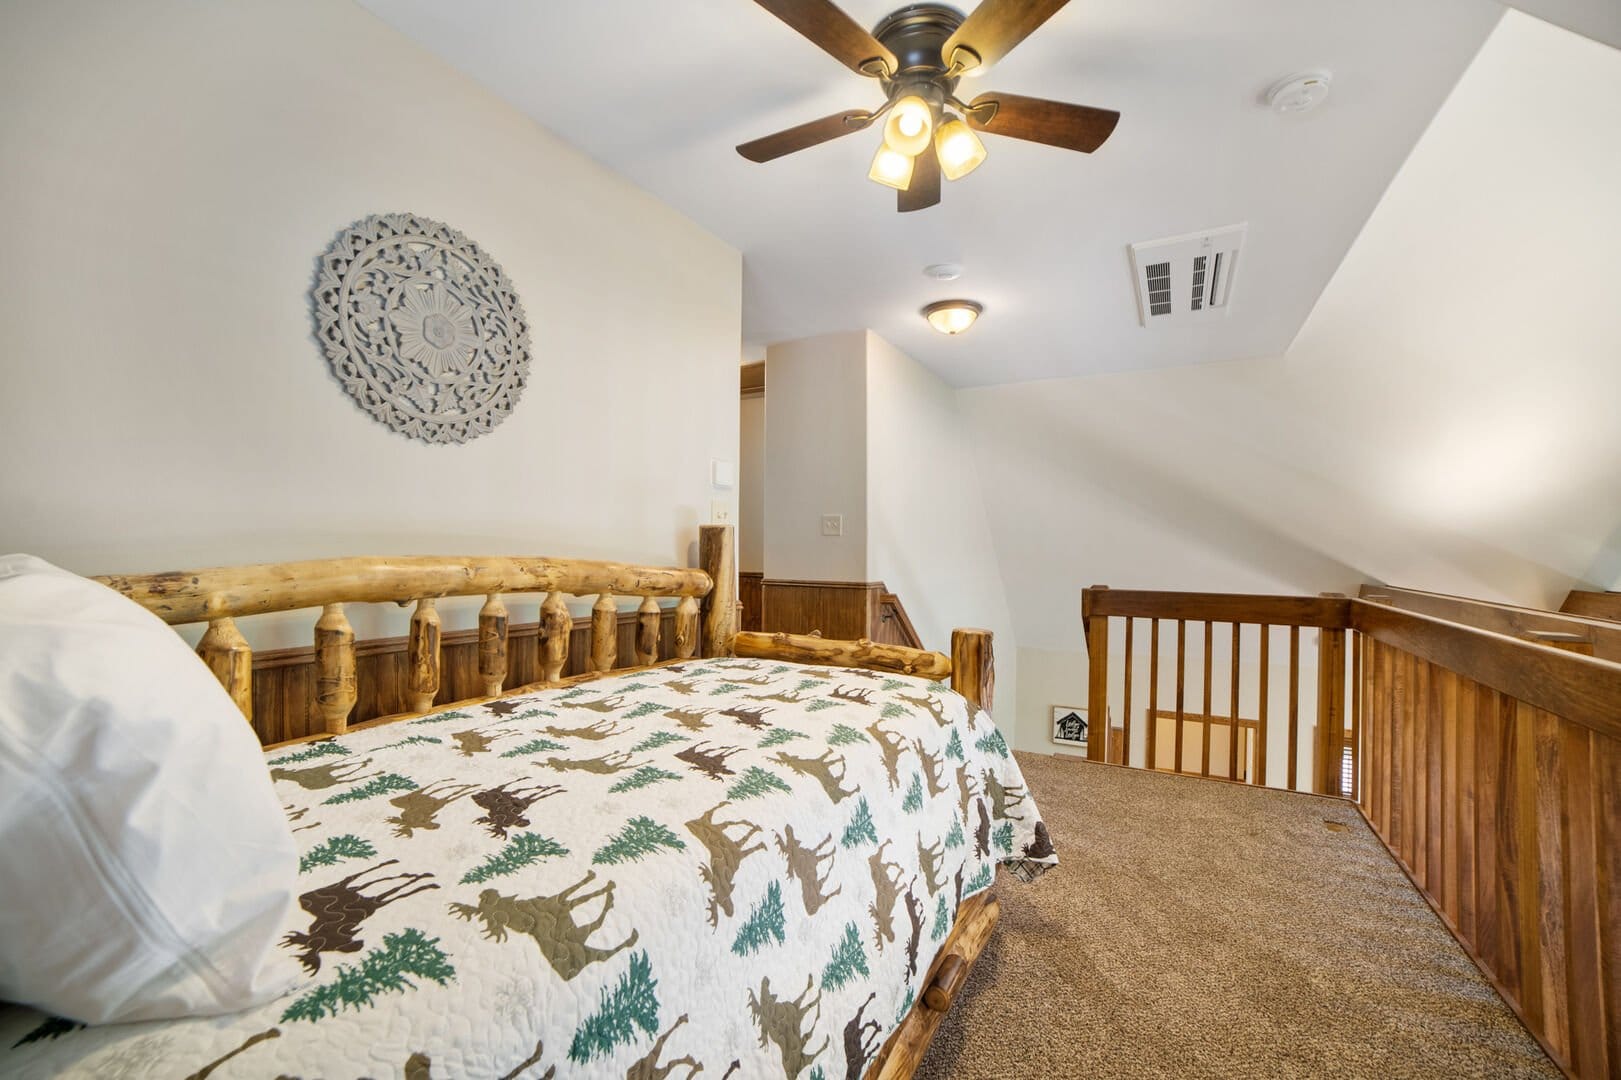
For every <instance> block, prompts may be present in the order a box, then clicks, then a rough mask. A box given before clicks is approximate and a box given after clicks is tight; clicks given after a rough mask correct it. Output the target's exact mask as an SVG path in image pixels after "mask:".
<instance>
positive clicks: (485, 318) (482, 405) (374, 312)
mask: <svg viewBox="0 0 1621 1080" xmlns="http://www.w3.org/2000/svg"><path fill="white" fill-rule="evenodd" d="M313 296H314V301H315V323H316V334H317V335H318V336H319V337H320V339H321V345H322V348H323V349H324V351H325V352H326V358H327V362H328V363H329V364H330V365H331V368H332V373H333V374H334V375H336V376H337V377H338V380H339V381H340V382H342V383H343V387H344V389H345V390H347V391H348V392H349V396H350V397H352V398H354V399H355V402H356V404H358V405H359V406H360V407H361V408H362V409H364V410H366V412H368V413H370V414H371V415H372V417H373V418H375V419H376V420H377V421H379V422H380V423H383V424H386V425H388V426H389V427H390V428H392V429H393V430H395V431H397V432H399V433H400V434H402V435H406V436H409V437H411V438H413V439H421V440H422V441H423V442H429V443H463V442H466V441H467V440H469V439H475V438H477V437H478V436H480V435H483V434H485V433H487V432H489V431H490V430H491V429H493V428H494V427H495V425H497V424H499V423H500V422H501V421H502V420H504V419H506V416H507V414H508V413H510V412H511V411H512V409H513V407H514V406H515V405H517V403H518V398H519V396H520V395H521V394H522V393H523V388H524V384H525V382H526V381H527V380H528V378H529V321H528V319H527V318H526V317H525V316H524V311H523V304H522V303H520V302H519V300H518V294H517V293H516V292H515V291H514V290H513V288H512V282H511V281H509V280H508V279H507V275H506V273H505V272H504V271H503V270H502V269H501V267H500V266H499V265H498V264H497V263H496V262H495V260H493V259H491V258H490V257H489V256H488V255H486V254H485V253H484V251H483V250H482V249H481V248H480V247H479V246H478V245H477V244H475V243H473V242H472V241H471V240H469V239H467V237H465V236H463V235H462V234H461V233H460V232H458V231H456V230H455V229H452V228H451V227H450V226H448V225H446V224H444V223H443V222H439V221H434V220H432V219H430V218H424V217H418V216H417V215H415V214H378V215H375V216H373V217H369V218H366V219H365V220H364V221H361V222H359V223H357V224H355V225H354V226H352V227H350V228H348V229H345V230H344V231H343V233H341V234H340V235H339V236H338V238H337V239H336V240H335V241H333V243H332V246H331V247H330V248H328V249H327V251H326V254H325V255H323V256H322V257H321V270H320V274H319V275H318V277H317V280H316V284H315V289H314V294H313Z"/></svg>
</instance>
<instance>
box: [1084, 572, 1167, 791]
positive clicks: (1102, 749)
mask: <svg viewBox="0 0 1621 1080" xmlns="http://www.w3.org/2000/svg"><path fill="white" fill-rule="evenodd" d="M1107 588H1108V586H1106V585H1094V586H1092V587H1091V588H1090V589H1087V590H1085V592H1083V594H1082V607H1083V609H1085V610H1086V611H1087V612H1088V614H1087V617H1086V653H1087V661H1088V669H1087V679H1086V725H1087V727H1086V756H1087V759H1088V760H1089V761H1107V760H1108V751H1109V617H1108V616H1107V615H1093V614H1090V611H1091V605H1090V604H1089V603H1087V602H1086V595H1085V594H1086V593H1099V592H1103V591H1104V590H1105V589H1107ZM1177 767H1178V768H1180V767H1181V762H1178V763H1177Z"/></svg>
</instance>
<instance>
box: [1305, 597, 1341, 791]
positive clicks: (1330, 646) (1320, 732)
mask: <svg viewBox="0 0 1621 1080" xmlns="http://www.w3.org/2000/svg"><path fill="white" fill-rule="evenodd" d="M1322 595H1323V598H1324V599H1325V600H1338V599H1343V597H1341V596H1340V595H1339V594H1338V593H1323V594H1322ZM1311 758H1312V785H1311V789H1312V790H1313V791H1315V792H1316V793H1317V794H1319V795H1344V794H1346V793H1345V792H1343V791H1341V790H1340V775H1341V772H1342V770H1343V768H1344V761H1345V629H1344V628H1343V627H1333V626H1325V627H1323V628H1322V629H1320V630H1318V631H1317V729H1316V731H1315V732H1314V733H1313V738H1312V754H1311Z"/></svg>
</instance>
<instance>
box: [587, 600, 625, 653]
mask: <svg viewBox="0 0 1621 1080" xmlns="http://www.w3.org/2000/svg"><path fill="white" fill-rule="evenodd" d="M618 659H619V605H617V604H615V603H614V598H613V593H602V594H600V595H599V596H598V597H597V602H596V603H595V604H593V605H591V670H592V671H612V670H613V666H614V662H615V661H617V660H618Z"/></svg>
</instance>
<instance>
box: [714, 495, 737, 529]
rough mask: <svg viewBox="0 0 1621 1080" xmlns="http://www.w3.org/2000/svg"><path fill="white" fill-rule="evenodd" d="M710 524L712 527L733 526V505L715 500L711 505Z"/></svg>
mask: <svg viewBox="0 0 1621 1080" xmlns="http://www.w3.org/2000/svg"><path fill="white" fill-rule="evenodd" d="M709 523H710V524H711V525H730V524H732V504H731V503H730V502H729V501H727V500H726V499H714V500H712V501H711V502H710V504H709Z"/></svg>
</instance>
